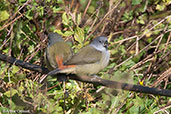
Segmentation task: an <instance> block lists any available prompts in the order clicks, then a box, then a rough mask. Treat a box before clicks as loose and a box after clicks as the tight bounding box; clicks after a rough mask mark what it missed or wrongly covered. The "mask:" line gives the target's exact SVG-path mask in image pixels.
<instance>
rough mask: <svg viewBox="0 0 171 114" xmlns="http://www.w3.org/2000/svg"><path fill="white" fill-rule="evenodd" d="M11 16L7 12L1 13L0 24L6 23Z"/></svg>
mask: <svg viewBox="0 0 171 114" xmlns="http://www.w3.org/2000/svg"><path fill="white" fill-rule="evenodd" d="M9 16H10V15H9V14H8V12H7V11H6V10H4V11H0V22H1V21H4V20H7V19H8V18H9Z"/></svg>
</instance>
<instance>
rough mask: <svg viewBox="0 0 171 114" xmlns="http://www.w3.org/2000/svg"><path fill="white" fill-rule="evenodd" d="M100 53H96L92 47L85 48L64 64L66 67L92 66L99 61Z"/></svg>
mask: <svg viewBox="0 0 171 114" xmlns="http://www.w3.org/2000/svg"><path fill="white" fill-rule="evenodd" d="M101 57H102V52H101V51H98V50H97V49H95V48H94V47H92V46H86V47H84V48H82V49H81V50H80V51H79V52H78V53H77V54H75V55H74V56H73V57H72V58H71V59H70V60H69V61H68V62H67V63H66V64H67V65H83V64H92V63H95V62H98V61H100V59H101Z"/></svg>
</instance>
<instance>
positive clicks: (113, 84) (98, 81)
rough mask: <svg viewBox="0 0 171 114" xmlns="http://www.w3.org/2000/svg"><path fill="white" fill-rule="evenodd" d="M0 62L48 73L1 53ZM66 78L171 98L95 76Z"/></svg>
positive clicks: (168, 92) (169, 92)
mask: <svg viewBox="0 0 171 114" xmlns="http://www.w3.org/2000/svg"><path fill="white" fill-rule="evenodd" d="M0 60H2V61H5V62H8V63H10V64H14V62H15V65H17V66H20V67H22V68H25V69H29V70H32V71H36V72H39V73H42V74H47V73H48V72H49V71H48V69H47V68H44V67H41V66H39V65H35V64H31V63H28V62H23V61H21V60H17V59H15V58H13V57H9V56H7V55H4V54H1V53H0ZM59 76H60V74H59ZM67 76H69V79H72V80H77V81H81V82H87V83H93V84H97V85H102V86H106V87H109V88H115V89H123V90H127V91H134V92H141V93H148V94H153V95H161V96H168V97H171V90H167V89H157V88H149V87H146V86H141V85H133V84H128V83H122V82H116V81H110V80H105V79H102V78H100V77H98V76H95V77H94V76H77V75H67Z"/></svg>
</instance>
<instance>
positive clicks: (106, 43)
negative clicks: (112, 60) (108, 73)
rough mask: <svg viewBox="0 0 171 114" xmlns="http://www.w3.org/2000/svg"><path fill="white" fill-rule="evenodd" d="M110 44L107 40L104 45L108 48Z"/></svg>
mask: <svg viewBox="0 0 171 114" xmlns="http://www.w3.org/2000/svg"><path fill="white" fill-rule="evenodd" d="M108 45H109V43H108V42H107V41H106V42H105V43H104V47H105V48H106V49H107V48H108Z"/></svg>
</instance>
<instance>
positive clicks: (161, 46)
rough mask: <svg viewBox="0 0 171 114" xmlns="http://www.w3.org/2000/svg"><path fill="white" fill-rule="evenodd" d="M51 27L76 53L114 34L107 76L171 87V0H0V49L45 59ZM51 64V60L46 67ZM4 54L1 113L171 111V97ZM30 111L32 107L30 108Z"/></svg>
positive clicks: (0, 76)
mask: <svg viewBox="0 0 171 114" xmlns="http://www.w3.org/2000/svg"><path fill="white" fill-rule="evenodd" d="M45 31H53V32H57V33H59V34H60V35H61V36H62V37H63V38H64V39H65V40H66V41H69V42H70V45H71V46H72V49H73V50H74V52H77V51H78V50H79V49H80V48H81V47H83V46H85V45H87V44H88V43H89V41H90V40H91V39H93V38H94V37H95V36H99V35H105V36H108V38H109V42H110V46H109V49H110V53H111V59H110V63H109V66H108V67H107V68H105V69H104V70H103V71H101V72H100V73H98V75H99V76H101V77H102V78H104V79H108V80H116V81H121V82H129V83H133V84H140V85H145V86H149V87H156V88H163V89H171V82H170V80H171V67H170V66H171V1H170V0H1V1H0V53H3V54H6V55H8V56H12V57H15V58H17V59H20V60H23V61H25V62H30V63H33V64H37V65H41V66H45V63H44V60H43V55H44V51H45V48H46V46H47V37H46V35H45ZM45 67H46V66H45ZM41 77H42V75H41V74H39V73H36V72H33V71H29V70H26V69H23V68H21V67H17V66H15V65H11V64H8V63H6V62H3V61H0V112H1V113H2V114H3V113H9V112H11V113H12V112H17V113H22V112H23V113H37V114H38V113H39V114H40V113H44V114H48V113H49V114H59V113H67V114H70V113H71V114H77V113H79V114H104V113H106V114H116V113H117V114H121V113H124V114H158V113H159V114H169V113H171V112H170V111H171V110H170V107H171V99H170V98H169V97H163V96H154V95H151V94H142V93H134V92H129V91H121V90H113V89H108V88H105V87H102V86H97V85H93V84H86V83H81V82H77V81H74V80H69V81H68V82H67V84H66V92H65V93H64V90H63V85H62V84H61V83H59V82H57V81H56V78H51V77H49V78H48V80H47V81H48V89H42V84H39V83H38V80H39V79H40V78H41ZM24 111H25V112H24Z"/></svg>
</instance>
